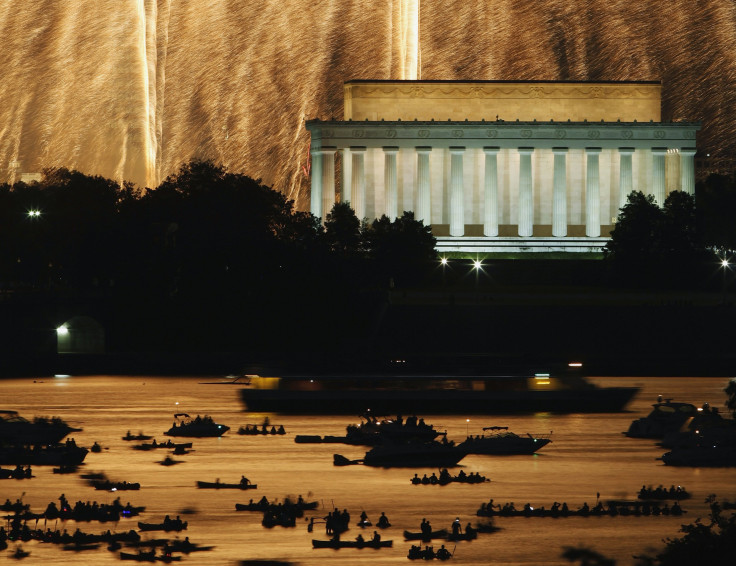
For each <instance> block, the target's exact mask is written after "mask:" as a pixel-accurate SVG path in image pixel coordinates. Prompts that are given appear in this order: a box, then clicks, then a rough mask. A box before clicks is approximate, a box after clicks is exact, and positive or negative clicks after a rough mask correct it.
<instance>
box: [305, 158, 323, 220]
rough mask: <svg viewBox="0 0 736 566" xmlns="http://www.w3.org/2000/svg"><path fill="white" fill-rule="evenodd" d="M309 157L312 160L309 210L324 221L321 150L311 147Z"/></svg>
mask: <svg viewBox="0 0 736 566" xmlns="http://www.w3.org/2000/svg"><path fill="white" fill-rule="evenodd" d="M310 158H311V160H312V166H311V168H310V174H311V175H312V191H311V194H310V209H309V211H310V212H311V213H312V215H314V216H316V217H317V218H321V219H322V220H323V221H324V215H323V214H322V211H323V208H322V205H323V203H322V150H321V149H312V150H311V151H310Z"/></svg>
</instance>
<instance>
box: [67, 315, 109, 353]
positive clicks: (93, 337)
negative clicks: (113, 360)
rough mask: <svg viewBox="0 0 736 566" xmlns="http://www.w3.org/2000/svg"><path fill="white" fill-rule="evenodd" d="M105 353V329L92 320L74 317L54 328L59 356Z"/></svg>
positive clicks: (85, 317)
mask: <svg viewBox="0 0 736 566" xmlns="http://www.w3.org/2000/svg"><path fill="white" fill-rule="evenodd" d="M104 351H105V329H104V328H103V327H102V325H101V324H100V323H99V322H97V321H96V320H95V319H94V318H92V317H89V316H74V317H72V318H70V319H69V320H67V321H66V322H64V323H63V324H61V325H60V326H58V327H57V328H56V352H57V353H59V354H101V353H103V352H104Z"/></svg>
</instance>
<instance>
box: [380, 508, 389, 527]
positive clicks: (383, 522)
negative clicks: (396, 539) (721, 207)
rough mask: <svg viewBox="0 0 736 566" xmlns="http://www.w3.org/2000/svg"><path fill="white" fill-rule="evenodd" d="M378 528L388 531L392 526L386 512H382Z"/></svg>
mask: <svg viewBox="0 0 736 566" xmlns="http://www.w3.org/2000/svg"><path fill="white" fill-rule="evenodd" d="M378 526H379V527H380V528H382V529H387V528H388V527H390V526H391V523H389V521H388V517H386V513H385V512H384V511H381V516H380V517H379V519H378Z"/></svg>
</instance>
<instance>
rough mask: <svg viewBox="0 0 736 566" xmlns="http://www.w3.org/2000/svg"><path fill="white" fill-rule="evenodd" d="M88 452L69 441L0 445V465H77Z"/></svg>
mask: <svg viewBox="0 0 736 566" xmlns="http://www.w3.org/2000/svg"><path fill="white" fill-rule="evenodd" d="M88 452H89V450H87V449H86V448H83V447H81V446H77V445H76V444H74V443H73V442H70V441H67V442H66V443H64V444H51V445H41V444H36V445H34V446H28V445H26V446H21V445H15V446H0V465H18V464H21V465H33V466H78V465H79V464H81V463H82V462H83V461H84V459H85V458H86V457H87V454H88Z"/></svg>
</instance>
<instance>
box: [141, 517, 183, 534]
mask: <svg viewBox="0 0 736 566" xmlns="http://www.w3.org/2000/svg"><path fill="white" fill-rule="evenodd" d="M187 525H188V522H187V521H182V520H180V519H169V520H168V521H167V520H165V519H164V521H163V523H144V522H143V521H138V528H139V529H140V530H142V531H166V532H169V531H184V530H186V528H187Z"/></svg>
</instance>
